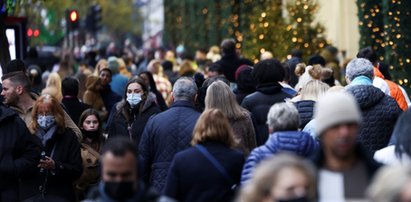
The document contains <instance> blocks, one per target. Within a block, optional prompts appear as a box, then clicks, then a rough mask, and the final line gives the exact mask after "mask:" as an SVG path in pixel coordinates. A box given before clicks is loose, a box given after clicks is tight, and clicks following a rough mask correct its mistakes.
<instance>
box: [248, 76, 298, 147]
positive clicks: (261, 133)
mask: <svg viewBox="0 0 411 202" xmlns="http://www.w3.org/2000/svg"><path fill="white" fill-rule="evenodd" d="M281 89H282V87H281V85H280V84H278V83H266V84H262V85H259V86H258V87H257V92H254V93H252V94H250V95H248V96H247V97H245V98H244V100H243V102H242V103H241V106H242V107H244V108H245V109H247V110H248V111H249V112H251V114H252V115H253V117H254V118H255V123H256V125H257V127H256V139H257V146H259V145H262V144H264V143H265V141H267V139H268V127H267V125H266V122H267V114H268V111H269V110H270V107H271V106H272V105H273V104H275V103H279V102H284V101H285V99H286V98H291V96H290V95H289V94H287V93H285V92H283V91H282V90H281Z"/></svg>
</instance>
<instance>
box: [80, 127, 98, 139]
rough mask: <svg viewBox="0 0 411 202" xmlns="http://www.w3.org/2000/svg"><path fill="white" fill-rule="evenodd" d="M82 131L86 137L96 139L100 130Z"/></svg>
mask: <svg viewBox="0 0 411 202" xmlns="http://www.w3.org/2000/svg"><path fill="white" fill-rule="evenodd" d="M81 133H82V134H83V136H84V137H87V138H90V139H94V138H97V135H98V130H96V131H87V130H84V129H82V130H81Z"/></svg>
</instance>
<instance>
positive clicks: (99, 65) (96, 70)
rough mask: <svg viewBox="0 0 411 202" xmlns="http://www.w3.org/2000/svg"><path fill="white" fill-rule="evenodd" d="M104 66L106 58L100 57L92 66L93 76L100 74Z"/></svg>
mask: <svg viewBox="0 0 411 202" xmlns="http://www.w3.org/2000/svg"><path fill="white" fill-rule="evenodd" d="M104 68H108V62H107V60H106V59H100V60H99V61H98V62H97V64H96V67H95V68H94V73H93V75H94V76H99V75H100V71H101V70H102V69H104Z"/></svg>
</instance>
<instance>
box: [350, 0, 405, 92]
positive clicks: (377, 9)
mask: <svg viewBox="0 0 411 202" xmlns="http://www.w3.org/2000/svg"><path fill="white" fill-rule="evenodd" d="M357 4H358V10H359V12H358V17H359V20H360V24H359V28H360V34H361V40H360V47H361V48H363V47H366V46H372V47H373V49H374V50H375V51H376V52H377V55H378V56H379V59H380V60H381V61H384V62H386V63H387V64H389V65H390V70H391V74H392V76H393V79H394V81H395V82H397V83H399V84H400V85H402V86H403V87H405V89H406V90H408V91H409V92H410V89H411V85H410V82H411V81H409V79H410V78H411V77H410V76H411V51H410V48H411V47H410V46H411V16H410V15H411V14H410V12H411V1H405V0H383V1H374V0H357Z"/></svg>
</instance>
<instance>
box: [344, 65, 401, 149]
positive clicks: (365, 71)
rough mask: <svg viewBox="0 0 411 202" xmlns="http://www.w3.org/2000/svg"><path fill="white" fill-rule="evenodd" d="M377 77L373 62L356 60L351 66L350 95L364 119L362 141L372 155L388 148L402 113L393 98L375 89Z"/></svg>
mask: <svg viewBox="0 0 411 202" xmlns="http://www.w3.org/2000/svg"><path fill="white" fill-rule="evenodd" d="M373 77H374V67H373V65H372V63H371V62H370V61H369V60H367V59H363V58H356V59H353V60H352V61H351V62H349V63H348V65H347V68H346V78H347V82H348V83H349V85H348V86H347V87H346V91H347V92H349V93H351V94H352V95H353V96H354V98H355V99H356V101H357V102H358V104H359V106H360V110H361V112H362V115H363V119H364V120H363V124H362V126H361V128H360V132H359V136H358V140H359V141H360V142H361V143H362V145H363V146H364V147H365V149H366V150H367V151H368V152H371V153H372V154H374V152H375V151H377V150H379V149H381V148H383V147H385V146H387V144H388V143H389V141H390V138H391V134H392V131H393V129H394V125H395V122H396V120H397V118H398V116H399V115H400V113H401V109H400V107H399V106H398V104H397V102H396V101H395V100H394V99H393V98H392V97H390V96H388V95H386V94H384V92H382V91H381V90H380V89H378V88H377V87H375V86H373V82H372V79H373Z"/></svg>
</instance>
